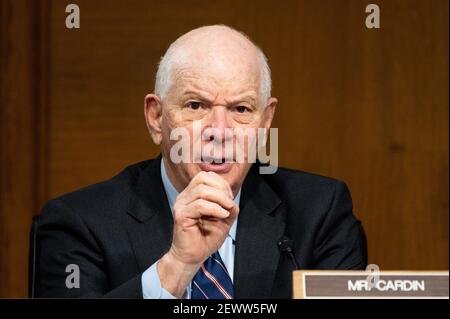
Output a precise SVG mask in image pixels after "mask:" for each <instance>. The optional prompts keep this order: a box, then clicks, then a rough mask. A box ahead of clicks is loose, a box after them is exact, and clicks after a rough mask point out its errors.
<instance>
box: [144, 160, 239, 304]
mask: <svg viewBox="0 0 450 319" xmlns="http://www.w3.org/2000/svg"><path fill="white" fill-rule="evenodd" d="M161 177H162V181H163V185H164V190H165V191H166V195H167V199H168V200H169V205H170V209H171V211H172V214H173V205H174V204H175V200H176V198H177V196H178V191H177V190H176V189H175V187H174V186H173V185H172V183H171V182H170V180H169V177H168V176H167V172H166V168H165V166H164V160H163V159H161ZM240 198H241V191H240V190H239V193H238V194H237V196H236V198H235V199H234V202H235V203H236V204H237V205H238V206H239V202H240ZM236 228H237V219H236V220H235V221H234V223H233V225H232V226H231V228H230V232H229V233H228V237H227V238H226V239H225V241H224V242H223V244H222V246H221V247H220V249H219V254H220V257H222V260H223V262H224V263H225V266H226V267H227V271H228V273H229V274H230V277H231V280H232V281H233V277H234V250H235V247H234V246H235V245H234V244H233V241H235V240H236ZM157 264H158V262H155V263H154V264H153V265H151V266H150V267H149V268H148V269H147V270H146V271H144V273H143V274H142V277H141V282H142V295H143V297H144V299H175V297H174V296H173V295H172V294H170V293H169V292H168V291H167V290H165V289H164V288H163V287H161V281H160V280H159V275H158V271H157ZM183 297H184V298H186V299H190V298H191V284H190V283H189V285H188V287H187V289H186V292H185V294H184V296H183Z"/></svg>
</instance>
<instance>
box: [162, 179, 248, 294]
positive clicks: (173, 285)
mask: <svg viewBox="0 0 450 319" xmlns="http://www.w3.org/2000/svg"><path fill="white" fill-rule="evenodd" d="M173 210H174V229H173V239H172V246H171V248H170V250H169V252H167V253H166V254H165V255H164V256H163V257H162V258H161V259H160V260H159V262H158V274H159V276H160V280H161V285H162V287H163V288H164V289H166V290H167V291H169V292H170V293H171V294H172V295H174V296H176V297H181V296H182V295H183V293H184V291H185V289H186V287H187V285H188V284H189V282H190V281H191V280H192V278H193V277H194V275H195V273H196V272H197V271H198V269H199V268H200V266H201V264H202V263H203V262H204V261H205V260H206V259H207V258H208V257H209V256H210V255H211V254H212V253H214V252H216V251H217V250H218V249H219V248H220V246H222V244H223V242H224V241H225V239H226V237H227V235H228V232H229V230H230V228H231V225H233V222H234V220H235V219H236V217H237V215H238V213H239V207H238V206H237V205H236V203H235V202H234V201H233V193H232V191H231V188H230V185H229V184H228V183H227V182H226V181H225V180H224V179H223V178H222V177H220V176H219V175H218V174H216V173H213V172H200V173H198V174H197V175H196V176H195V177H194V178H193V179H192V180H191V182H190V183H189V185H188V186H187V187H186V188H185V189H184V191H183V192H181V193H180V194H179V195H178V197H177V200H176V202H175V205H174V207H173Z"/></svg>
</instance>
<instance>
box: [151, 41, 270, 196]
mask: <svg viewBox="0 0 450 319" xmlns="http://www.w3.org/2000/svg"><path fill="white" fill-rule="evenodd" d="M172 76H173V78H172V79H173V82H172V85H171V87H170V90H169V92H168V93H167V96H166V97H164V100H162V101H161V102H160V103H161V122H160V123H161V135H162V140H161V143H162V150H163V154H164V160H165V164H166V168H167V171H168V175H169V178H170V179H171V180H172V182H173V183H174V186H175V187H176V188H177V189H178V190H182V189H184V188H185V187H186V186H187V185H188V184H189V182H190V181H191V179H192V178H193V177H194V176H195V175H197V174H198V173H199V172H200V171H213V172H215V173H217V174H219V175H220V176H221V177H223V178H224V179H225V180H226V181H227V182H228V183H229V184H230V186H231V188H232V190H233V193H234V195H236V194H237V192H238V191H239V188H240V187H241V185H242V183H243V181H244V179H245V176H246V175H247V172H248V170H249V169H250V166H251V165H252V163H249V162H248V152H249V149H248V146H249V145H250V144H251V143H249V140H248V139H246V140H245V143H244V145H242V144H239V142H238V141H236V136H231V137H230V135H226V134H225V131H226V129H228V130H229V129H236V128H241V129H253V130H254V131H255V133H256V134H255V136H257V129H258V128H269V127H270V124H271V121H272V118H273V112H274V108H275V105H276V100H275V99H273V98H271V99H269V101H261V95H260V84H261V78H260V77H261V70H260V65H259V62H258V60H257V59H255V56H254V54H247V55H246V54H243V55H241V56H239V55H236V54H235V53H230V55H229V56H227V55H226V52H225V53H224V52H223V50H222V51H221V52H220V53H219V54H217V55H215V54H214V53H210V54H208V56H207V57H201V56H199V57H198V58H197V59H194V62H193V63H191V64H190V65H189V66H186V67H183V68H180V69H178V70H176V71H174V73H173V75H172ZM198 121H201V122H200V123H201V126H200V127H201V134H197V135H195V134H194V123H197V124H198V123H199V122H198ZM177 128H183V129H185V130H186V131H187V132H189V136H190V139H189V143H190V160H189V161H188V162H181V163H179V164H175V163H173V162H172V161H171V159H170V151H171V149H172V147H173V146H174V145H175V144H176V143H177V142H178V140H171V139H170V135H171V132H172V131H173V130H174V129H177ZM211 128H212V129H213V132H214V133H213V134H212V135H211V134H206V133H207V132H208V130H209V131H210V132H211ZM213 139H214V140H215V142H217V140H218V139H221V141H222V143H212V142H211V140H213ZM230 140H231V142H233V143H235V144H234V145H235V147H234V153H235V152H236V149H237V148H239V147H240V150H241V151H242V152H243V155H244V162H242V161H239V162H236V161H231V162H229V161H228V160H227V162H225V163H223V161H224V154H225V144H226V143H227V142H228V143H229V142H230ZM194 143H197V144H196V145H201V146H202V149H204V147H205V146H206V145H207V144H209V145H210V146H211V145H213V148H215V149H216V150H217V149H221V150H222V158H217V157H215V156H213V155H214V154H216V155H217V154H218V152H217V151H216V152H213V153H210V155H211V157H214V160H215V161H214V162H213V163H211V160H212V158H211V157H208V158H205V156H204V155H205V153H204V152H203V156H202V155H200V154H198V153H195V150H194V146H193V145H194ZM236 143H237V144H236ZM236 145H240V146H238V147H236ZM197 150H198V149H197ZM234 155H236V154H234ZM194 158H197V159H198V161H194ZM233 158H234V159H236V156H233ZM216 161H217V162H219V163H215V162H216ZM220 162H222V163H220Z"/></svg>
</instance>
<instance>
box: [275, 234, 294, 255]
mask: <svg viewBox="0 0 450 319" xmlns="http://www.w3.org/2000/svg"><path fill="white" fill-rule="evenodd" d="M293 246H294V241H293V240H292V239H290V238H288V237H287V236H283V237H281V238H280V240H279V241H278V248H280V250H281V251H282V252H291V251H292V247H293Z"/></svg>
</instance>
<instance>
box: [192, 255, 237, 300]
mask: <svg viewBox="0 0 450 319" xmlns="http://www.w3.org/2000/svg"><path fill="white" fill-rule="evenodd" d="M191 289H192V290H191V299H233V296H234V293H233V282H232V281H231V278H230V275H229V274H228V271H227V268H226V267H225V264H224V263H223V261H222V258H220V255H219V252H215V253H214V254H212V255H211V256H210V257H209V258H208V259H206V261H205V262H204V263H203V265H202V266H201V267H200V269H199V270H198V272H197V274H196V275H195V276H194V278H193V279H192V284H191Z"/></svg>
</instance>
